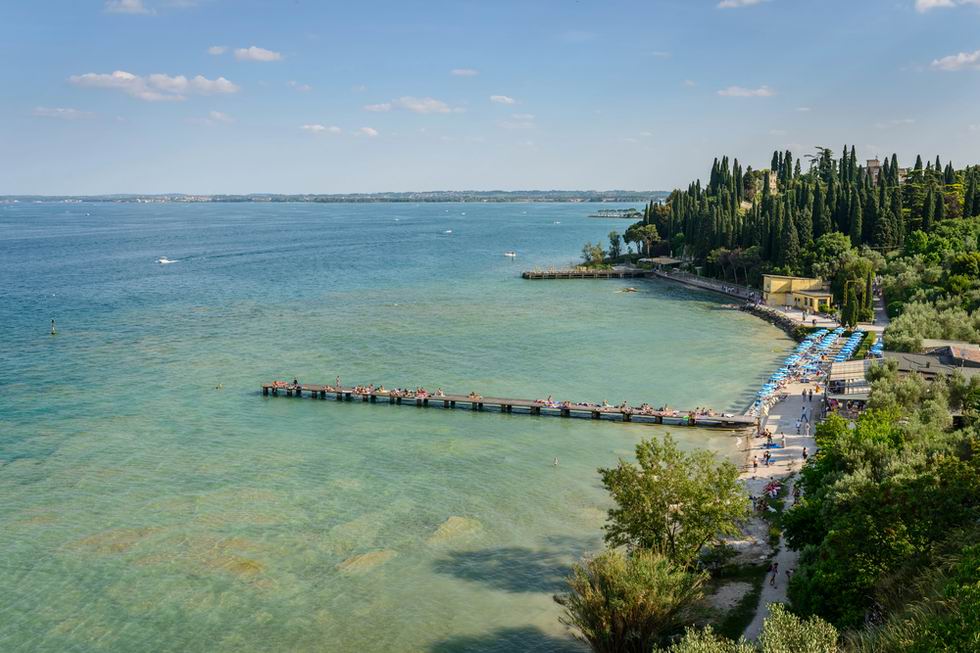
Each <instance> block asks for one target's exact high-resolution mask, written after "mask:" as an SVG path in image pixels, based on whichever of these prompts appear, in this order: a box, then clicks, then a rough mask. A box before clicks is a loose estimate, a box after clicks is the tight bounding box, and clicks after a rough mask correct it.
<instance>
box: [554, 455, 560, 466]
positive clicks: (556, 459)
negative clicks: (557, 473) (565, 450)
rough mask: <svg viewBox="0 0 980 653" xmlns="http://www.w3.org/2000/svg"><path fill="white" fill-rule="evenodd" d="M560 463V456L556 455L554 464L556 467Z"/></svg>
mask: <svg viewBox="0 0 980 653" xmlns="http://www.w3.org/2000/svg"><path fill="white" fill-rule="evenodd" d="M558 465H559V463H558V456H555V462H554V466H555V467H558Z"/></svg>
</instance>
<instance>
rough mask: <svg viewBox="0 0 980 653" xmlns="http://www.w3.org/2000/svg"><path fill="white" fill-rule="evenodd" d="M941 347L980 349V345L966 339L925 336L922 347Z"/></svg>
mask: <svg viewBox="0 0 980 653" xmlns="http://www.w3.org/2000/svg"><path fill="white" fill-rule="evenodd" d="M939 347H959V348H960V349H975V350H977V351H980V345H976V344H974V343H972V342H966V341H965V340H942V339H940V338H923V339H922V348H923V349H924V350H925V351H929V350H931V349H937V348H939Z"/></svg>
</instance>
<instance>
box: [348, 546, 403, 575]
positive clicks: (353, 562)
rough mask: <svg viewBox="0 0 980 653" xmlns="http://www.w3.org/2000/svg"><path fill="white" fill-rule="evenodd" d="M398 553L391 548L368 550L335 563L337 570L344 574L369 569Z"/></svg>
mask: <svg viewBox="0 0 980 653" xmlns="http://www.w3.org/2000/svg"><path fill="white" fill-rule="evenodd" d="M396 555H398V552H397V551H393V550H391V549H381V550H380V551H370V552H368V553H361V554H359V555H356V556H351V557H349V558H347V559H346V560H344V561H343V562H341V563H340V564H339V565H337V571H340V572H342V573H345V574H355V573H360V572H364V571H368V570H369V569H374V568H375V567H377V566H378V565H380V564H384V563H386V562H388V561H389V560H391V559H392V558H394V557H395V556H396Z"/></svg>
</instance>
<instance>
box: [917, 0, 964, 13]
mask: <svg viewBox="0 0 980 653" xmlns="http://www.w3.org/2000/svg"><path fill="white" fill-rule="evenodd" d="M957 5H980V0H915V10H916V11H918V12H919V13H920V14H924V13H925V12H927V11H929V10H930V9H948V8H950V7H955V6H957Z"/></svg>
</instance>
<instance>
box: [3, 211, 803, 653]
mask: <svg viewBox="0 0 980 653" xmlns="http://www.w3.org/2000/svg"><path fill="white" fill-rule="evenodd" d="M589 209H590V207H589V206H587V205H575V204H426V205H410V204H362V205H337V204H325V205H313V204H267V205H261V204H213V205H209V204H193V205H175V204H148V205H137V204H79V205H66V204H55V203H46V204H23V203H22V204H17V205H3V206H0V325H2V326H0V328H2V339H0V370H2V376H0V597H2V600H0V651H4V652H6V653H14V652H18V653H19V652H27V651H30V652H32V653H33V652H39V651H51V652H59V653H60V652H65V651H79V652H90V651H92V652H95V651H112V652H117V651H174V652H177V651H180V652H198V651H200V652H205V651H208V652H210V651H234V652H236V653H238V652H252V651H437V652H448V651H522V650H535V651H566V650H567V651H578V650H581V647H580V645H578V644H576V643H575V642H574V641H572V640H571V639H570V638H569V633H568V632H567V631H566V630H565V629H564V627H562V626H561V625H560V624H559V623H558V620H557V617H558V614H559V611H558V609H557V606H556V605H555V604H554V603H553V602H552V600H551V595H552V594H554V593H555V592H557V591H560V590H561V589H562V583H561V579H562V577H563V576H564V575H565V574H566V573H567V571H568V566H569V564H570V563H571V562H572V561H574V560H575V559H576V558H577V557H578V556H580V555H581V554H583V553H585V552H588V551H594V550H597V549H598V548H599V547H600V545H601V526H602V522H603V518H604V512H603V511H604V510H605V509H606V508H607V501H606V497H605V493H604V491H603V489H602V487H601V485H600V483H599V480H598V475H597V474H596V471H595V470H596V468H597V467H599V466H607V465H613V464H615V462H616V460H617V458H618V457H620V456H630V455H631V452H632V449H633V447H634V445H635V444H636V442H637V441H639V440H640V439H641V438H642V437H650V436H652V435H662V434H663V433H665V432H666V431H667V430H669V429H665V428H663V427H655V426H644V425H638V424H633V425H624V424H615V423H600V424H596V423H592V422H590V421H588V420H562V419H556V418H547V417H542V418H530V417H525V416H516V415H511V416H508V415H499V414H472V413H470V412H468V411H443V410H437V409H429V410H419V409H416V408H414V407H398V406H388V405H381V404H379V405H375V406H371V405H362V404H360V403H350V404H347V403H336V402H334V401H313V400H310V399H305V400H299V399H286V398H263V397H262V396H261V394H260V393H259V392H258V389H259V386H260V383H261V382H263V381H268V380H272V379H275V378H283V379H292V378H293V377H298V378H299V379H300V380H301V381H305V382H311V383H316V382H332V381H333V380H334V378H335V377H336V376H337V375H338V374H339V375H341V376H342V378H343V381H344V382H345V383H365V384H366V383H371V382H374V383H382V382H383V383H385V384H386V385H389V386H390V385H402V386H413V387H414V386H415V385H420V384H421V385H425V386H427V387H430V388H434V387H436V386H441V387H443V388H444V389H446V390H447V391H458V392H463V393H466V392H469V391H471V390H475V391H478V392H480V393H482V394H485V395H501V396H514V397H527V398H537V397H543V396H546V395H548V394H552V395H554V396H555V397H556V398H558V399H564V398H568V399H572V400H576V401H578V400H591V401H602V400H604V399H606V400H609V401H610V402H615V403H618V402H620V401H622V400H623V399H627V400H629V401H630V402H632V403H640V402H643V401H649V402H650V403H652V404H657V405H659V404H662V403H665V402H666V403H669V404H671V405H673V406H679V407H693V406H695V405H709V406H713V407H715V408H724V409H732V408H736V409H741V408H744V406H745V405H747V404H748V402H749V400H750V398H751V396H752V395H753V394H754V392H755V390H756V389H757V388H758V386H759V385H760V384H761V383H762V382H763V380H764V379H765V378H766V377H767V376H768V374H769V373H770V372H771V370H772V369H773V368H774V367H775V366H777V365H778V362H779V361H780V360H781V359H782V358H783V357H784V355H785V352H786V351H788V349H789V348H790V347H791V343H790V342H789V340H788V339H787V338H786V337H785V336H783V335H782V334H781V333H780V332H779V331H777V330H776V329H774V328H773V327H771V326H769V325H767V324H765V323H764V322H762V321H760V320H757V319H755V318H753V317H750V316H747V315H744V314H741V313H739V312H737V311H732V310H728V309H725V308H724V307H723V306H722V301H721V300H720V299H719V298H717V297H715V296H712V295H710V294H708V293H703V292H700V291H695V290H691V289H688V288H684V287H680V286H676V285H671V284H667V283H664V282H659V281H652V280H651V281H644V280H627V281H524V280H522V279H521V278H520V276H519V272H520V270H521V269H523V268H527V267H532V266H535V265H538V266H544V265H550V264H563V263H568V262H570V261H572V260H574V259H576V258H577V257H578V253H579V251H580V249H581V246H582V244H583V243H584V242H585V241H587V240H593V241H594V240H602V241H603V242H605V240H606V234H607V233H608V232H609V231H610V230H611V229H613V228H617V229H619V230H620V231H623V230H624V229H625V227H626V226H627V225H628V221H624V220H598V219H590V218H587V217H586V215H587V213H589ZM449 230H451V231H452V233H451V234H450V233H445V232H447V231H449ZM507 250H515V251H516V252H517V253H518V258H517V259H516V260H511V259H508V258H506V257H504V256H503V252H504V251H507ZM161 256H165V257H168V258H169V259H171V260H175V261H177V262H176V263H174V264H171V265H160V264H158V263H157V262H156V260H157V258H158V257H161ZM627 285H633V286H637V287H638V288H639V290H640V292H638V293H621V292H617V290H620V289H622V288H624V287H625V286H627ZM51 318H56V319H57V323H58V329H59V333H58V335H57V336H55V337H52V336H50V335H49V334H48V330H49V323H50V320H51ZM219 385H220V386H221V388H220V389H219V388H218V387H217V386H219ZM672 433H673V435H675V437H677V438H678V439H680V440H681V442H682V443H683V445H684V446H686V447H707V448H711V449H713V450H716V451H718V452H719V455H728V456H730V455H733V453H734V452H733V443H732V440H733V436H732V435H731V434H728V433H719V432H709V431H702V430H691V429H685V428H679V427H675V428H673V429H672ZM556 456H557V457H559V458H560V460H561V464H560V466H559V467H557V468H556V467H554V466H553V465H552V461H553V459H554V458H555V457H556Z"/></svg>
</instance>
